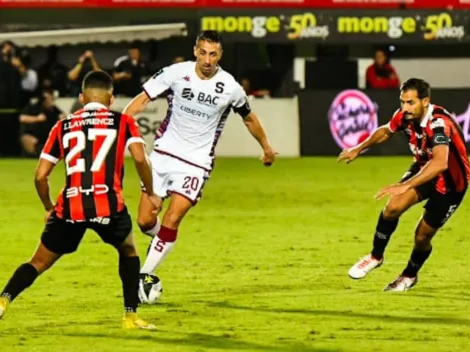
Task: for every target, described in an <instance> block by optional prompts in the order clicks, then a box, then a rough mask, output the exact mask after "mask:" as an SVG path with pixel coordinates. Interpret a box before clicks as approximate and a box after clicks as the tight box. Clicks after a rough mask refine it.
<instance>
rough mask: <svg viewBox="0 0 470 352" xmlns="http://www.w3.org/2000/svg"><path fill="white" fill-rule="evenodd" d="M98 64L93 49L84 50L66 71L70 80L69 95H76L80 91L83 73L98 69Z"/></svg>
mask: <svg viewBox="0 0 470 352" xmlns="http://www.w3.org/2000/svg"><path fill="white" fill-rule="evenodd" d="M100 70H101V68H100V65H99V64H98V61H96V58H95V56H94V54H93V51H91V50H87V51H85V52H84V53H83V54H82V55H81V56H80V57H79V58H78V63H77V64H76V65H75V67H74V68H72V69H71V70H70V71H69V73H68V78H69V80H70V95H71V96H72V97H76V96H78V94H80V92H81V91H82V81H83V78H84V77H85V75H86V74H87V73H88V72H90V71H100Z"/></svg>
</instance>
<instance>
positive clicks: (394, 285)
mask: <svg viewBox="0 0 470 352" xmlns="http://www.w3.org/2000/svg"><path fill="white" fill-rule="evenodd" d="M417 283H418V276H415V277H407V276H403V275H400V276H398V277H397V278H396V279H395V280H394V281H393V282H391V283H389V284H388V285H387V286H385V288H384V291H392V292H403V291H408V290H409V289H410V288H412V287H413V286H415V285H416V284H417Z"/></svg>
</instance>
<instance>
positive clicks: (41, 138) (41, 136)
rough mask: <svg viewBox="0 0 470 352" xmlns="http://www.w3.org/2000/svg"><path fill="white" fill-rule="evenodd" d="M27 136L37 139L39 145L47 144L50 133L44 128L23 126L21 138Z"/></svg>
mask: <svg viewBox="0 0 470 352" xmlns="http://www.w3.org/2000/svg"><path fill="white" fill-rule="evenodd" d="M25 134H29V135H31V136H33V137H35V138H37V140H38V143H40V144H45V143H46V141H47V137H48V136H49V132H48V131H45V130H44V128H37V127H34V126H32V125H27V124H21V126H20V136H23V135H25Z"/></svg>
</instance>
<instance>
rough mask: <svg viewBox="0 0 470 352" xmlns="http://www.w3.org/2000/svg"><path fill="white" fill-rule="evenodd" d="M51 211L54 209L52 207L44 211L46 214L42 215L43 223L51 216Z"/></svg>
mask: <svg viewBox="0 0 470 352" xmlns="http://www.w3.org/2000/svg"><path fill="white" fill-rule="evenodd" d="M53 211H54V209H51V210H49V211H46V215H44V223H45V224H47V221H48V220H49V218H50V217H51V215H52V212H53Z"/></svg>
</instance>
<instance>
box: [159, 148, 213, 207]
mask: <svg viewBox="0 0 470 352" xmlns="http://www.w3.org/2000/svg"><path fill="white" fill-rule="evenodd" d="M150 161H151V162H152V173H153V192H154V193H155V194H156V195H157V196H159V197H160V198H162V199H164V198H166V197H168V196H169V195H170V194H171V193H177V194H180V195H182V196H183V197H185V198H187V199H189V200H190V201H191V202H192V203H193V204H196V203H197V202H198V201H199V199H200V198H201V196H202V188H203V187H204V184H205V183H206V181H207V180H208V179H209V172H208V171H207V170H205V169H202V168H200V167H198V166H194V165H191V164H188V163H186V162H184V161H183V160H180V159H177V158H174V157H172V156H169V155H166V154H161V153H157V152H155V151H152V153H151V154H150Z"/></svg>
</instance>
